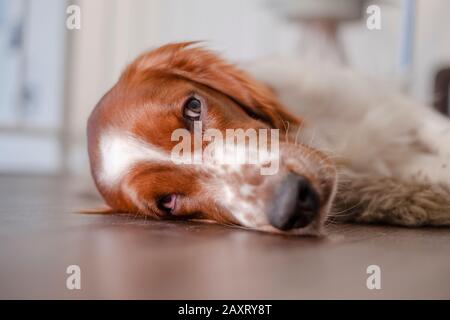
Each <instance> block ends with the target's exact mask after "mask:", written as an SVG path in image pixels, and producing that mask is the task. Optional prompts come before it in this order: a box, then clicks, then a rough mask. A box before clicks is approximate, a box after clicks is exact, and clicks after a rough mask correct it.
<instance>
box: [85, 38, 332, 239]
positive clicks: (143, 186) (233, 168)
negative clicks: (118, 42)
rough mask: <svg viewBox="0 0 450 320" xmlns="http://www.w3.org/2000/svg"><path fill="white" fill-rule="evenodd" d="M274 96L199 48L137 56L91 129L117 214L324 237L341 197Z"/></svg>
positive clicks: (99, 176) (97, 163)
mask: <svg viewBox="0 0 450 320" xmlns="http://www.w3.org/2000/svg"><path fill="white" fill-rule="evenodd" d="M300 121H301V120H300V119H297V118H295V117H294V116H293V115H291V114H290V113H289V112H287V111H286V109H285V108H284V107H283V106H282V105H281V104H280V103H279V102H278V101H277V99H276V97H275V95H274V94H273V92H271V90H270V89H268V88H267V87H265V86H264V85H263V84H261V83H259V82H257V81H255V80H254V79H252V78H251V77H249V76H248V75H247V74H245V73H244V72H242V71H240V70H238V69H237V68H235V67H234V66H232V65H230V64H227V63H225V62H224V61H222V60H221V59H220V58H218V57H217V56H216V55H215V54H213V53H211V52H209V51H207V50H204V49H201V48H198V47H196V46H194V45H193V44H192V43H179V44H169V45H166V46H163V47H161V48H159V49H156V50H154V51H151V52H149V53H146V54H144V55H142V56H140V57H138V58H137V59H136V60H135V61H134V62H133V63H132V64H131V65H130V66H129V67H128V68H127V69H126V70H125V71H124V73H123V74H122V76H121V78H120V79H119V81H118V82H117V84H116V85H115V86H114V87H113V88H112V89H111V90H110V91H109V92H108V93H107V94H106V95H105V96H104V97H103V98H102V99H101V101H100V102H99V103H98V105H97V106H96V108H95V110H94V111H93V112H92V114H91V116H90V118H89V122H88V145H89V157H90V163H91V171H92V175H93V178H94V180H95V183H96V185H97V187H98V189H99V191H100V193H101V194H102V196H103V198H104V199H105V201H106V203H107V204H108V206H109V207H111V209H112V211H116V212H127V213H139V214H142V215H147V216H152V217H155V218H158V219H166V218H167V219H174V218H179V219H194V218H195V219H208V220H214V221H217V222H219V223H224V224H235V225H241V226H244V227H248V228H252V229H258V230H264V231H271V232H289V233H294V234H315V233H318V232H320V229H321V226H322V225H323V222H324V219H325V218H326V215H327V213H328V211H329V209H330V205H331V202H332V200H333V197H334V192H335V189H336V171H335V168H334V165H333V163H332V162H331V160H329V159H328V158H327V157H326V156H325V155H324V154H323V153H321V152H319V151H317V150H315V149H313V148H311V147H309V146H307V145H304V144H297V143H294V142H293V141H291V139H289V138H285V137H287V136H288V135H287V134H288V132H286V131H287V130H288V128H294V127H295V126H299V125H300V124H301V123H300Z"/></svg>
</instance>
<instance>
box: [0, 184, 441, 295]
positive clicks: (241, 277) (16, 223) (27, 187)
mask: <svg viewBox="0 0 450 320" xmlns="http://www.w3.org/2000/svg"><path fill="white" fill-rule="evenodd" d="M81 190H82V188H81V187H79V185H78V184H77V183H76V181H73V179H61V178H43V177H39V178H37V177H35V178H30V177H0V298H64V299H66V298H138V299H141V298H150V299H173V298H176V299H178V298H180V299H186V298H189V299H222V298H225V299H227V298H230V299H272V298H273V299H303V298H327V299H328V298H339V299H341V298H357V299H360V298H375V299H377V298H447V299H448V298H450V229H445V228H441V229H439V228H435V229H431V228H430V229H403V228H392V227H380V226H358V225H339V226H336V225H335V226H330V227H329V236H328V237H325V238H321V239H318V238H296V237H286V236H277V235H269V234H263V233H258V232H252V231H246V230H241V229H235V228H227V227H221V226H217V225H206V224H198V223H174V222H170V223H169V222H156V221H149V220H143V219H137V218H136V217H133V216H98V215H82V214H77V213H76V211H77V210H78V209H80V208H81V209H83V208H86V207H90V206H92V205H95V204H97V203H98V200H97V199H95V198H92V197H89V196H87V195H86V194H84V193H83V192H82V191H81ZM69 265H79V266H80V268H81V286H82V289H81V290H73V291H71V290H68V289H67V288H66V278H67V276H68V275H67V274H66V268H67V266H69ZM369 265H379V266H380V268H381V286H382V288H381V290H369V289H367V286H366V279H367V277H368V276H369V275H368V274H367V273H366V269H367V267H368V266H369Z"/></svg>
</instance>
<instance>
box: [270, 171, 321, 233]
mask: <svg viewBox="0 0 450 320" xmlns="http://www.w3.org/2000/svg"><path fill="white" fill-rule="evenodd" d="M319 209H320V198H319V195H318V193H317V191H316V190H315V189H314V188H313V186H312V185H311V183H310V182H309V181H308V180H306V179H305V178H304V177H301V176H299V175H296V174H293V173H290V174H289V175H288V176H287V177H286V178H284V179H283V181H282V182H281V183H280V184H279V185H278V186H277V188H276V190H275V193H274V197H273V201H272V203H271V205H270V206H269V211H268V214H267V215H268V219H269V222H270V224H271V225H273V226H274V227H275V228H277V229H280V230H290V229H295V228H302V227H306V226H307V225H308V224H310V223H311V221H313V219H314V217H315V216H316V215H317V213H318V212H319Z"/></svg>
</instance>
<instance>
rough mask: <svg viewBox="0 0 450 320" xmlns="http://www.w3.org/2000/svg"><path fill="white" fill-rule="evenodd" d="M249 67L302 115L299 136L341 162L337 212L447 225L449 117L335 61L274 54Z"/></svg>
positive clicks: (396, 221)
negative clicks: (340, 65)
mask: <svg viewBox="0 0 450 320" xmlns="http://www.w3.org/2000/svg"><path fill="white" fill-rule="evenodd" d="M250 72H251V73H253V75H254V76H255V77H256V78H258V79H259V80H261V81H263V82H265V83H267V84H268V85H270V86H271V87H272V88H273V89H274V90H275V91H276V93H277V96H278V98H279V99H280V100H281V101H282V103H283V104H284V105H285V106H286V107H287V108H288V109H289V110H290V111H292V112H293V113H294V114H296V115H298V116H301V117H302V119H304V120H305V122H306V124H307V125H305V127H304V128H303V129H302V128H301V129H300V131H299V132H294V134H295V135H298V137H299V140H300V139H301V140H302V141H303V142H304V143H307V144H310V145H312V146H313V147H314V148H317V149H319V150H324V151H328V152H330V153H331V154H332V156H333V157H334V158H335V159H336V160H337V162H340V163H341V170H340V172H341V178H340V182H341V183H340V191H338V197H337V200H336V201H337V203H336V211H337V212H338V213H337V215H338V216H339V218H342V219H348V220H356V221H362V222H385V223H393V224H398V225H405V226H421V225H448V224H450V121H449V119H448V117H445V116H443V115H441V114H438V113H437V112H436V111H435V110H432V109H431V108H429V107H426V106H422V105H419V104H417V103H415V102H414V101H412V100H410V99H408V98H406V97H404V96H402V95H400V94H398V93H396V92H393V90H391V89H389V88H386V87H384V86H383V85H382V84H381V83H379V82H377V81H374V80H372V79H368V78H365V77H362V76H361V75H358V74H356V73H354V72H352V71H350V70H349V69H346V68H343V67H339V66H336V65H328V64H325V65H324V64H323V63H322V64H320V63H314V62H312V63H311V62H309V63H306V62H302V61H301V59H282V60H278V59H272V60H266V61H261V62H258V63H257V64H255V65H253V66H252V67H251V68H250ZM292 130H294V131H295V130H297V129H292Z"/></svg>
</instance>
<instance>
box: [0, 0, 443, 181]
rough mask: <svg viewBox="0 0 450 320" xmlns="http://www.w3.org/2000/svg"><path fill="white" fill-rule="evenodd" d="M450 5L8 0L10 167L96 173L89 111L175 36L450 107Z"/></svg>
mask: <svg viewBox="0 0 450 320" xmlns="http://www.w3.org/2000/svg"><path fill="white" fill-rule="evenodd" d="M73 5H75V6H77V7H73ZM373 5H376V6H377V7H375V9H374V7H373ZM73 8H75V9H77V8H79V12H77V10H75V11H74V10H73ZM377 8H379V18H380V25H379V27H380V28H377V27H376V26H375V28H373V26H372V27H370V26H369V24H370V23H369V21H368V19H370V17H372V18H373V14H377V13H376V11H377ZM374 10H375V11H374ZM449 12H450V1H447V0H427V1H425V0H417V1H414V0H403V1H402V0H390V1H389V0H385V1H361V0H339V1H337V0H278V1H276V0H246V1H242V0H227V1H218V0H188V1H186V0H78V1H65V0H0V174H36V175H38V174H39V175H40V174H52V175H58V174H72V175H83V174H87V173H88V164H87V153H86V138H85V126H86V120H87V117H88V116H89V113H90V111H91V110H92V108H93V107H94V106H95V104H96V103H97V101H98V100H99V99H100V98H101V96H102V95H103V94H104V93H105V92H106V91H107V90H108V89H109V88H110V87H111V86H112V85H113V84H114V82H115V81H116V80H117V78H118V76H119V74H120V72H121V70H123V69H124V67H125V66H126V64H127V63H129V62H130V61H132V59H133V58H134V57H135V56H136V55H138V54H139V53H141V52H142V51H144V50H148V49H151V48H154V47H156V46H158V45H162V44H165V43H167V42H173V41H185V40H205V41H207V42H206V45H207V46H208V47H210V48H212V49H215V50H217V51H219V52H221V53H222V54H223V56H225V57H226V58H228V59H230V60H231V61H233V62H235V63H238V64H245V63H247V62H249V61H252V60H255V59H259V58H264V57H269V56H274V55H284V56H293V55H294V56H299V57H300V58H305V59H306V57H308V56H312V57H315V58H319V59H321V60H322V61H324V62H325V61H327V62H329V63H337V64H343V65H348V66H350V67H351V68H353V69H356V70H357V71H359V72H361V73H364V74H367V75H369V76H372V77H377V78H379V79H380V80H381V81H383V82H384V83H387V84H388V85H389V86H392V87H394V88H398V89H399V90H403V91H405V93H407V94H410V95H412V96H413V97H414V98H415V99H417V100H419V101H420V102H422V103H424V104H427V105H429V106H430V107H431V106H434V107H436V108H438V109H439V110H441V111H442V112H448V89H449V87H448V84H449V79H450V71H449V70H450V69H449V67H450V38H449V31H450V19H449V18H448V14H449ZM73 14H78V15H79V16H78V18H79V21H78V22H79V26H78V27H75V28H73V25H72V27H68V19H72V18H73ZM73 21H74V20H71V22H73Z"/></svg>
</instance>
